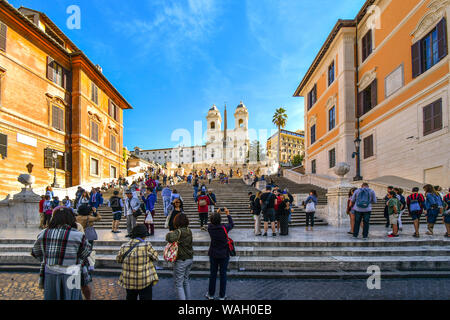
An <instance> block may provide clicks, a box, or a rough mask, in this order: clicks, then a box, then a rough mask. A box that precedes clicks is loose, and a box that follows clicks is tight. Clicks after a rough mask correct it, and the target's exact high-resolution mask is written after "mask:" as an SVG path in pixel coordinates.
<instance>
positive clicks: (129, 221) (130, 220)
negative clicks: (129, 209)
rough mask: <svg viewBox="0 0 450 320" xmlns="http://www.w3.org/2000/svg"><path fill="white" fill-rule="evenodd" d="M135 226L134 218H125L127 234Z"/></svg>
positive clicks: (131, 216) (130, 216)
mask: <svg viewBox="0 0 450 320" xmlns="http://www.w3.org/2000/svg"><path fill="white" fill-rule="evenodd" d="M135 226H136V218H135V217H134V216H133V215H132V214H130V215H129V216H127V232H128V234H131V230H133V228H134V227H135Z"/></svg>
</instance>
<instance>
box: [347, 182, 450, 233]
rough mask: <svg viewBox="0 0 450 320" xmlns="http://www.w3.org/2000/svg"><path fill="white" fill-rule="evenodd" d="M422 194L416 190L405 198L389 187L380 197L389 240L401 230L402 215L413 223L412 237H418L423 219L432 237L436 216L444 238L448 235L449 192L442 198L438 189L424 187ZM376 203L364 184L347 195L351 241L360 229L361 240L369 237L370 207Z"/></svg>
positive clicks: (398, 190) (400, 192)
mask: <svg viewBox="0 0 450 320" xmlns="http://www.w3.org/2000/svg"><path fill="white" fill-rule="evenodd" d="M423 192H424V193H423V194H422V193H420V188H418V187H415V188H413V189H412V193H411V194H410V195H409V196H408V197H406V198H405V196H404V195H403V193H404V190H402V189H401V188H395V187H393V186H389V187H388V188H387V194H386V195H385V197H384V198H383V203H384V205H385V207H384V217H385V219H386V225H385V226H386V228H390V229H392V231H391V232H389V233H388V235H387V236H388V237H389V238H398V237H400V233H401V232H402V231H403V222H402V219H404V217H403V215H404V213H405V212H408V214H409V216H410V219H412V221H413V223H414V234H413V235H412V236H413V237H415V238H419V237H420V219H421V217H422V216H425V218H426V221H427V232H426V234H427V235H434V227H435V224H436V222H437V219H438V217H439V215H442V219H443V222H444V226H445V229H446V233H445V237H447V238H448V237H449V235H450V189H449V190H448V193H447V194H446V195H445V194H444V193H443V190H442V188H441V187H439V186H432V185H430V184H427V185H425V186H424V187H423ZM375 203H377V197H376V194H375V192H374V191H373V190H372V189H370V188H369V185H368V184H367V183H363V184H362V186H361V188H359V189H356V188H353V189H351V190H350V192H349V198H348V203H347V214H348V215H349V217H350V231H349V232H348V233H349V234H351V235H352V236H353V237H354V238H358V236H359V231H360V228H361V227H362V229H363V231H362V236H363V239H368V237H369V226H370V217H371V213H372V205H373V204H375Z"/></svg>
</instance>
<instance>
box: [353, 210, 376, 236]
mask: <svg viewBox="0 0 450 320" xmlns="http://www.w3.org/2000/svg"><path fill="white" fill-rule="evenodd" d="M371 213H372V212H358V211H355V227H354V230H353V231H354V232H353V236H354V237H355V238H357V237H358V235H359V227H360V225H361V221H364V226H363V238H367V237H368V236H369V223H370V215H371Z"/></svg>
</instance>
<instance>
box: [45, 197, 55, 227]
mask: <svg viewBox="0 0 450 320" xmlns="http://www.w3.org/2000/svg"><path fill="white" fill-rule="evenodd" d="M52 213H53V208H52V202H51V201H50V196H49V195H46V196H45V201H44V222H43V225H44V228H47V227H48V224H49V222H50V220H51V218H52Z"/></svg>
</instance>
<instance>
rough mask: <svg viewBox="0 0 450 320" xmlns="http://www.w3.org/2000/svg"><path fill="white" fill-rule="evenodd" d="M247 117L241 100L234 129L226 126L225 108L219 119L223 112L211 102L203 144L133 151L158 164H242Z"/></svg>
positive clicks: (245, 158)
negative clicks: (204, 142)
mask: <svg viewBox="0 0 450 320" xmlns="http://www.w3.org/2000/svg"><path fill="white" fill-rule="evenodd" d="M248 117H249V114H248V109H247V107H246V106H245V105H244V104H243V103H242V102H241V103H240V104H239V105H238V106H237V108H236V110H235V112H234V120H235V128H234V129H228V122H227V110H226V107H225V111H224V120H223V121H222V115H221V113H220V111H219V109H218V108H217V107H216V106H215V105H214V106H212V107H211V109H210V110H209V111H208V115H207V117H206V119H207V125H208V129H207V134H206V144H205V145H203V146H190V147H184V146H179V147H176V148H167V149H154V150H142V149H140V148H138V147H136V148H135V149H134V154H135V155H136V156H139V157H141V158H143V159H145V160H147V161H152V162H156V163H159V164H166V163H169V162H170V163H174V164H176V165H195V166H197V168H201V167H203V166H204V167H208V166H209V167H211V166H213V165H225V166H242V165H243V164H245V163H246V161H247V158H248V150H249V147H250V141H249V134H248V119H249V118H248ZM222 127H223V129H222Z"/></svg>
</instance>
